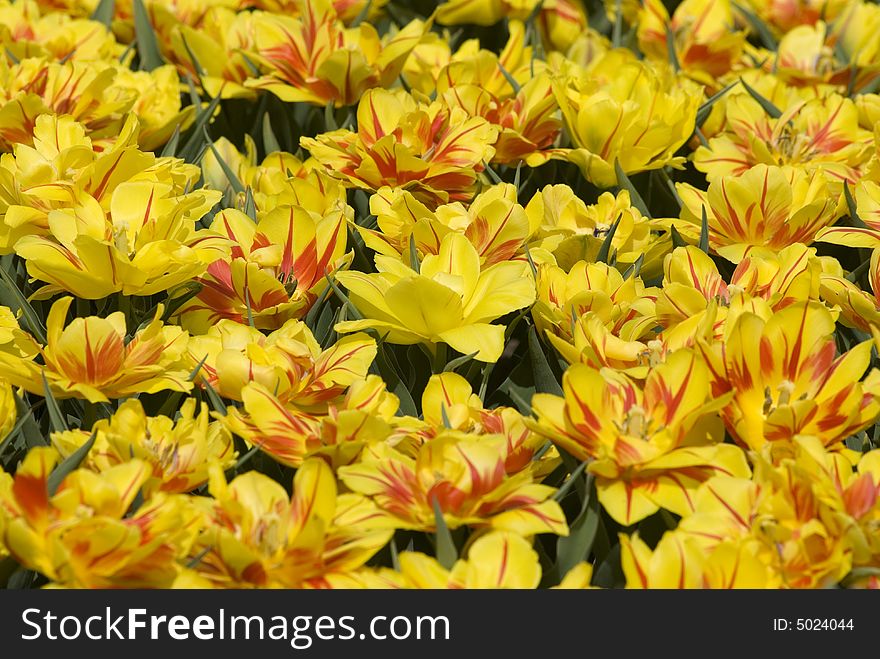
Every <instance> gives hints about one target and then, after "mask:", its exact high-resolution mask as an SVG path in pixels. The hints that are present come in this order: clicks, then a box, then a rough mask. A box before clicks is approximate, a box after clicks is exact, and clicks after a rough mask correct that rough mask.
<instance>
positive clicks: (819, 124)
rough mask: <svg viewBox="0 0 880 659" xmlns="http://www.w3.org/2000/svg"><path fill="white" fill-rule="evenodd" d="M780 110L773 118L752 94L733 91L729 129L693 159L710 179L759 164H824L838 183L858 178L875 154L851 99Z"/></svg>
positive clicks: (815, 101)
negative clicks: (777, 115) (779, 113)
mask: <svg viewBox="0 0 880 659" xmlns="http://www.w3.org/2000/svg"><path fill="white" fill-rule="evenodd" d="M779 111H780V112H781V113H782V114H781V115H780V116H779V117H776V118H774V117H772V116H771V115H770V114H768V113H767V111H766V110H765V109H764V108H763V107H762V106H761V104H760V103H759V102H758V101H756V100H755V99H754V98H752V97H751V96H750V95H748V94H736V95H734V96H732V97H731V98H730V99H729V100H728V101H727V104H726V117H727V125H728V126H729V129H728V130H725V131H723V132H722V133H720V134H718V135H716V136H715V137H712V138H710V139H709V141H708V144H707V145H706V146H700V147H699V148H698V149H697V150H696V151H695V152H694V165H695V166H696V168H697V169H698V170H700V171H701V172H704V173H705V174H706V175H707V177H708V178H709V180H710V182H711V181H715V180H717V179H719V178H721V177H724V176H728V175H737V174H744V173H745V172H746V171H747V170H749V169H750V168H752V167H753V166H754V165H758V164H764V165H768V166H777V165H791V166H794V167H797V168H798V169H805V170H807V172H808V173H812V172H813V171H814V170H821V172H824V173H825V174H826V175H827V176H828V177H829V178H830V179H831V180H832V181H834V182H836V183H838V184H839V183H840V182H842V181H847V182H849V183H850V184H852V183H855V182H856V181H858V180H859V178H860V177H861V174H862V170H863V168H864V166H865V164H866V163H867V162H868V159H869V158H870V155H871V153H870V146H871V133H870V132H869V131H867V130H865V129H863V128H860V127H859V121H858V110H857V109H856V106H855V104H854V103H853V102H852V100H850V99H849V98H844V97H843V96H840V95H838V94H829V95H828V96H825V97H823V98H815V99H811V100H808V101H797V102H794V103H792V104H791V105H788V106H785V107H780V108H779ZM838 189H839V188H838Z"/></svg>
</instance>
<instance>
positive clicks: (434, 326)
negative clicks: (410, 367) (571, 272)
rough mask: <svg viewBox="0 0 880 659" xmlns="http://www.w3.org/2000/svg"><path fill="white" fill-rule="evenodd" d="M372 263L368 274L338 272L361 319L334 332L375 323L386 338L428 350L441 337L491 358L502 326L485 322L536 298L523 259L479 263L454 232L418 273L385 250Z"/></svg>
mask: <svg viewBox="0 0 880 659" xmlns="http://www.w3.org/2000/svg"><path fill="white" fill-rule="evenodd" d="M376 267H377V269H378V270H379V272H378V273H374V274H364V273H361V272H352V271H349V272H342V273H339V274H338V275H337V279H338V280H339V282H340V283H341V284H342V285H344V286H345V287H346V288H347V289H348V291H349V297H350V299H351V302H352V303H353V304H354V306H355V307H356V308H357V309H358V311H359V312H360V313H361V314H363V316H364V318H363V319H361V320H350V321H344V322H341V323H337V325H336V331H338V332H342V333H348V332H356V331H361V330H366V329H374V330H376V331H377V332H378V333H379V335H382V336H385V340H386V341H387V342H389V343H396V344H403V345H411V344H416V343H427V344H429V346H430V348H431V350H432V351H436V344H438V343H443V344H447V345H449V346H451V347H452V348H453V349H455V350H457V351H459V352H461V353H462V354H465V355H468V354H471V353H475V354H474V358H475V359H477V360H479V361H484V362H495V361H497V360H498V358H499V357H500V356H501V352H502V351H503V349H504V326H503V325H493V324H491V321H493V320H495V319H496V318H499V317H500V316H503V315H505V314H507V313H510V312H512V311H516V310H517V309H522V308H523V307H527V306H528V305H530V304H531V303H532V302H533V301H534V299H535V287H534V282H533V280H532V277H531V275H530V270H529V265H528V263H523V262H521V261H519V262H517V261H505V262H502V263H496V264H495V265H492V266H489V267H488V268H481V267H480V257H479V254H478V253H477V250H476V249H475V248H474V246H473V245H472V244H471V242H470V241H469V240H468V239H467V238H466V237H465V236H463V235H461V234H457V233H450V234H448V235H447V236H446V237H444V238H443V240H442V242H441V243H440V250H439V253H438V254H436V255H433V254H429V255H428V256H426V257H425V258H424V259H423V260H422V262H421V264H420V267H419V271H418V272H416V271H415V270H413V269H411V268H410V267H408V266H406V265H404V264H403V263H401V262H400V260H399V259H395V258H392V257H387V256H377V257H376Z"/></svg>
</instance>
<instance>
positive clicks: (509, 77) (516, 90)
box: [498, 59, 522, 95]
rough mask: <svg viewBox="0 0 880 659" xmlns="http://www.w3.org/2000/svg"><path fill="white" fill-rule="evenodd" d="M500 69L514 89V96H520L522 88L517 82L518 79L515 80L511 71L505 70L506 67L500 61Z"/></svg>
mask: <svg viewBox="0 0 880 659" xmlns="http://www.w3.org/2000/svg"><path fill="white" fill-rule="evenodd" d="M498 69H499V70H500V71H501V75H503V76H504V79H505V80H507V84H508V85H510V86H511V87H513V93H514V95H515V94H519V91H520V89H522V87H521V86H520V84H519V83H518V82H517V81H516V78H514V77H513V76H512V75H510V71H508V70H507V69H505V68H504V65H503V64H502V63H501V60H500V59H499V60H498Z"/></svg>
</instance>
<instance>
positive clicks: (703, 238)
mask: <svg viewBox="0 0 880 659" xmlns="http://www.w3.org/2000/svg"><path fill="white" fill-rule="evenodd" d="M700 216H701V217H700V245H699V247H700V249H701V250H703V251H704V252H705V253H706V254H708V253H709V217H708V216H707V215H706V206H705V205H702V206H700Z"/></svg>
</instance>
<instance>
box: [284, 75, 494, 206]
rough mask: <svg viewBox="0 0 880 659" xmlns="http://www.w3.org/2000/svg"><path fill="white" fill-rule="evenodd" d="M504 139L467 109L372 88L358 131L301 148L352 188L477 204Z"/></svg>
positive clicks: (319, 138)
mask: <svg viewBox="0 0 880 659" xmlns="http://www.w3.org/2000/svg"><path fill="white" fill-rule="evenodd" d="M497 136H498V130H497V128H495V127H493V126H492V125H491V124H490V123H489V122H488V121H486V120H485V119H483V118H482V117H468V115H467V112H465V111H464V110H462V109H461V108H451V109H450V108H449V107H448V106H446V105H444V104H442V103H440V102H439V101H435V102H432V103H431V104H430V105H429V104H425V103H419V102H417V101H416V100H415V99H414V98H413V97H412V96H410V95H409V94H406V93H403V92H400V91H398V92H391V91H386V90H384V89H372V90H369V91H367V92H366V93H365V94H363V96H361V97H360V103H359V104H358V110H357V132H356V133H355V132H352V131H350V130H347V129H339V130H335V131H331V132H329V133H322V134H320V135H318V136H317V137H316V138H307V137H303V138H301V139H300V144H301V145H302V146H303V148H305V149H307V150H308V151H309V153H311V155H312V157H313V158H314V159H315V160H316V161H317V162H319V163H320V164H321V166H322V167H323V169H324V171H325V172H326V173H327V174H329V175H330V176H332V177H334V178H338V179H340V180H342V181H344V182H345V183H346V185H348V186H349V187H354V188H360V189H363V190H369V191H373V192H375V191H377V190H379V189H380V188H382V187H383V186H389V187H392V188H394V187H400V188H404V189H406V190H409V191H410V192H412V194H413V195H414V196H415V197H416V198H417V199H419V201H422V202H423V203H426V204H433V205H434V206H436V205H438V204H441V203H447V202H448V201H449V200H452V201H465V202H466V201H469V200H470V198H471V197H472V196H473V193H474V191H475V187H476V180H477V174H479V173H480V172H481V171H483V169H484V165H483V163H484V162H488V161H490V160H492V156H493V155H494V153H495V150H494V148H493V147H492V145H493V144H494V143H495V140H496V139H497Z"/></svg>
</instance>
